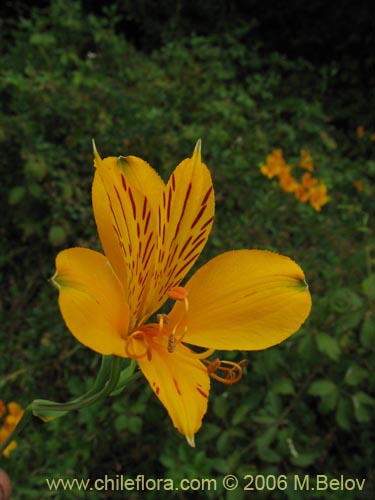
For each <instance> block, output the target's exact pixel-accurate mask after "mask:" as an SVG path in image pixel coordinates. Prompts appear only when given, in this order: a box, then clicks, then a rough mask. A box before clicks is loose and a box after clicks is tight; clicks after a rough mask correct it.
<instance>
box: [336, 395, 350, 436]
mask: <svg viewBox="0 0 375 500" xmlns="http://www.w3.org/2000/svg"><path fill="white" fill-rule="evenodd" d="M352 419H353V406H352V404H351V401H350V399H348V398H345V397H341V398H340V399H339V401H338V404H337V409H336V422H337V424H338V425H339V426H340V427H341V429H344V430H346V431H348V430H350V428H351V424H352Z"/></svg>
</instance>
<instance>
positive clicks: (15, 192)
mask: <svg viewBox="0 0 375 500" xmlns="http://www.w3.org/2000/svg"><path fill="white" fill-rule="evenodd" d="M25 193H26V189H25V187H24V186H15V187H14V188H12V189H11V190H10V191H9V196H8V203H9V205H17V204H18V203H20V201H22V199H23V197H24V196H25Z"/></svg>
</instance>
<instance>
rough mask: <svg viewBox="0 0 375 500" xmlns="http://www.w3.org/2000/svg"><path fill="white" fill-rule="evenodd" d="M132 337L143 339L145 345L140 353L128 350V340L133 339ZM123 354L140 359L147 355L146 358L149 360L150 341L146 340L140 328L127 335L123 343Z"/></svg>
mask: <svg viewBox="0 0 375 500" xmlns="http://www.w3.org/2000/svg"><path fill="white" fill-rule="evenodd" d="M134 339H139V340H143V342H144V344H145V346H146V349H145V351H144V352H142V353H141V354H135V353H132V352H131V350H130V342H131V341H133V340H134ZM125 354H126V355H127V356H128V357H129V358H132V359H141V358H144V357H145V356H147V359H148V360H149V361H151V358H152V352H151V345H150V342H149V341H148V338H147V335H146V334H145V333H144V332H142V331H141V330H137V331H136V332H133V333H132V334H131V335H129V337H128V338H127V339H126V343H125Z"/></svg>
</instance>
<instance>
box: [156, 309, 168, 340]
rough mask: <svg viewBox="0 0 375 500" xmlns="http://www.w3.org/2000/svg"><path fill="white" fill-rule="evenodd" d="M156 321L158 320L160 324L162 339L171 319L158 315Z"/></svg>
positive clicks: (164, 315)
mask: <svg viewBox="0 0 375 500" xmlns="http://www.w3.org/2000/svg"><path fill="white" fill-rule="evenodd" d="M156 319H157V320H158V324H159V337H161V336H162V335H163V330H164V324H165V325H167V324H168V320H169V318H168V316H167V315H166V314H158V315H157V316H156Z"/></svg>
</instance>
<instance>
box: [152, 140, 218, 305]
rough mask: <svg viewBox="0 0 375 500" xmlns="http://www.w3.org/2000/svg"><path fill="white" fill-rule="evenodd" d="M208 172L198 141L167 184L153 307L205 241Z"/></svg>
mask: <svg viewBox="0 0 375 500" xmlns="http://www.w3.org/2000/svg"><path fill="white" fill-rule="evenodd" d="M214 211H215V207H214V192H213V186H212V180H211V175H210V172H209V170H208V168H207V167H206V165H205V164H204V163H202V161H201V152H200V141H198V143H197V146H196V147H195V150H194V153H193V156H192V158H188V159H186V160H184V161H182V162H181V163H180V164H179V165H178V167H177V168H176V169H175V171H174V172H173V173H172V175H171V177H170V179H169V181H168V184H167V185H166V187H165V189H164V192H163V196H162V201H161V205H160V209H159V213H158V217H159V218H158V240H157V260H156V271H155V273H154V285H153V287H152V289H150V298H149V301H150V302H152V303H153V304H155V308H154V310H156V309H157V308H158V307H159V306H160V305H161V304H163V303H164V302H165V300H166V298H167V292H168V291H169V290H170V289H171V288H173V287H175V286H177V285H178V284H179V283H180V282H181V280H182V279H183V278H184V276H186V274H187V272H188V271H189V269H190V268H191V267H192V266H193V264H194V262H195V261H196V260H197V258H198V256H199V255H200V253H201V251H202V249H203V247H204V245H205V244H206V241H207V238H208V235H209V233H210V231H211V226H212V222H213V218H214Z"/></svg>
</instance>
